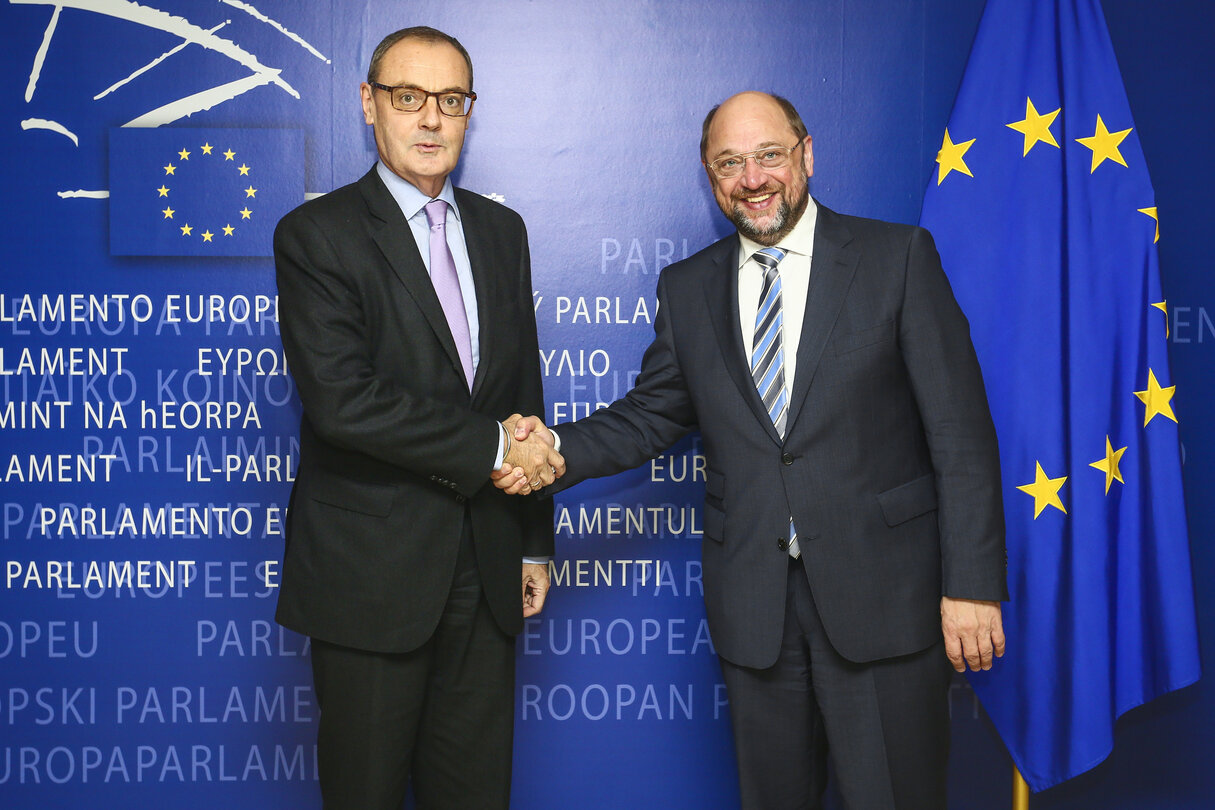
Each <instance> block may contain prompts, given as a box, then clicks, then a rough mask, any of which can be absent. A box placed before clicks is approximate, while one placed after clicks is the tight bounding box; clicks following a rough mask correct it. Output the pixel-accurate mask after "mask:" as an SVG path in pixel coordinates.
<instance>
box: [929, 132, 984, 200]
mask: <svg viewBox="0 0 1215 810" xmlns="http://www.w3.org/2000/svg"><path fill="white" fill-rule="evenodd" d="M974 142H975V139H974V138H971V139H970V140H969V141H964V142H962V143H954V142H953V141H952V140H950V139H949V128H948V127H947V128H946V129H945V140H943V141H942V142H941V151H939V152H937V163H939V164H940V168H939V169H938V171H937V185H938V186H939V185H941V181H942V180H944V179H945V178H946V177H947V176H948V175H949V173H950V172H961V173H962V174H964V175H967V176H968V177H974V175H973V174H971V173H970V167H969V166H967V165H966V161H965V160H963V159H962V156H963V155H965V154H966V150H967V149H969V148H970V147H971V146H972V145H973V144H974Z"/></svg>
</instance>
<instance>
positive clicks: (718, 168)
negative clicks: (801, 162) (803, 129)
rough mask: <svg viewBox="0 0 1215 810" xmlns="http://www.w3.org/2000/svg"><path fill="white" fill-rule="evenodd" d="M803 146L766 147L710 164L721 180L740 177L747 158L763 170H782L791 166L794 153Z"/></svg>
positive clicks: (727, 156)
mask: <svg viewBox="0 0 1215 810" xmlns="http://www.w3.org/2000/svg"><path fill="white" fill-rule="evenodd" d="M801 144H802V141H798V142H797V143H795V144H793V145H792V146H765V147H764V148H763V149H756V150H755V151H754V152H743V153H742V154H738V155H726V156H725V157H719V158H718V159H717V160H715V161H713V162H712V163H710V164H708V166H709V168H710V169H712V170H713V173H714V174H715V175H717V177H718V178H719V179H721V180H726V179H728V178H731V177H738V176H739V175H740V174H742V173H743V169H745V168H746V166H747V158H751V159H752V160H754V161H755V164H756V165H757V166H759V167H760V168H761V169H782V168H784V167H785V166H788V165H789V159H790V158H791V157H792V156H793V151H794V150H795V149H797V147H798V146H800V145H801Z"/></svg>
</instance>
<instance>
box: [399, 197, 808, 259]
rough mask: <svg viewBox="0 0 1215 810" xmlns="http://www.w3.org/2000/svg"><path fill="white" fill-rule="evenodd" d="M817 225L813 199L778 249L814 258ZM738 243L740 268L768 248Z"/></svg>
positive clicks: (741, 238) (742, 240)
mask: <svg viewBox="0 0 1215 810" xmlns="http://www.w3.org/2000/svg"><path fill="white" fill-rule="evenodd" d="M398 179H399V178H398ZM402 182H404V181H402ZM817 223H818V205H817V204H816V203H815V202H814V198H813V197H811V198H810V199H809V200H808V201H807V202H806V210H805V211H804V212H802V218H801V219H799V220H798V221H797V224H796V225H794V226H793V230H791V231H789V233H787V234H785V238H784V239H782V240H780V244H779V245H777V247H779V248H780V249H781V250H784V251H786V252H788V253H799V254H801V255H802V256H805V257H806V258H807V259H810V258H813V256H814V226H815V225H816V224H817ZM738 241H739V249H738V266H739V267H740V268H741V267H742V266H743V265H744V264H746V263H747V260H748V259H750V258H751V256H752V255H753V254H754V253H755V251H757V250H763V249H764V247H766V245H761V244H760V243H759V242H755V241H752V240H750V239H748V238H747V237H745V236H743V235H742V234H741V233H740V234H739V235H738Z"/></svg>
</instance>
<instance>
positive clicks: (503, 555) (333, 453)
mask: <svg viewBox="0 0 1215 810" xmlns="http://www.w3.org/2000/svg"><path fill="white" fill-rule="evenodd" d="M456 201H457V204H458V205H459V207H460V214H461V217H462V224H463V227H464V235H465V239H466V242H467V244H468V257H469V260H470V263H471V265H472V273H473V278H474V284H475V287H476V293H477V306H478V311H479V321H480V327H481V335H480V362H479V364H478V367H477V375H476V379H475V380H474V383H473V389H472V393H471V395H470V393H469V391H468V386H467V384H466V383H465V381H464V373H463V371H462V370H461V366H460V360H459V356H458V355H457V353H456V347H455V342H454V341H453V340H452V337H451V331H450V329H449V328H448V326H447V320H446V318H445V317H444V315H443V310H442V308H441V306H440V304H439V299H438V297H437V296H436V295H435V291H434V287H433V286H432V284H431V282H430V278H429V276H428V275H427V272H426V268H425V265H424V264H423V262H422V257H421V256H420V255H419V253H418V249H417V245H416V243H415V242H414V239H413V236H412V235H411V233H410V230H409V225H408V223H407V222H406V220H405V217H404V215H403V214H402V213H401V210H400V208H399V206H398V205H397V203H396V201H395V200H394V199H393V198H392V196H391V195H390V194H389V192H388V189H387V188H386V187H385V186H384V183H383V181H382V180H381V179H380V178H379V176H378V175H377V174H376V171H375V169H374V168H373V169H372V170H371V171H370V172H368V173H367V174H366V175H365V176H364V177H363V178H362V179H361V180H359V181H358V182H357V183H354V184H352V185H349V186H345V187H343V188H339V189H337V190H336V191H333V192H331V193H329V194H326V195H325V196H323V197H320V198H318V199H316V200H313V201H311V202H308V203H305V204H304V205H302V206H300V207H299V208H297V209H295V210H294V211H292V212H291V213H290V214H288V215H287V216H286V217H284V218H283V220H282V221H281V222H280V223H279V225H278V228H277V230H276V231H275V234H274V256H275V267H276V270H277V277H278V289H279V312H280V314H281V320H282V338H283V347H284V348H285V349H286V353H287V362H288V365H289V366H290V368H291V372H292V375H293V377H294V379H295V382H296V385H297V386H298V388H299V394H300V400H301V401H302V402H303V405H304V415H303V420H302V422H301V425H300V468H299V472H298V474H297V480H296V482H295V487H294V489H293V490H292V493H291V505H290V511H289V513H288V521H287V548H286V554H285V558H284V562H283V572H282V580H281V588H280V591H279V602H278V613H277V619H278V621H279V622H280V623H282V624H283V625H285V626H287V627H289V628H291V629H293V630H297V631H299V632H301V633H305V634H308V635H310V636H314V637H316V638H320V639H323V640H325V641H331V642H334V643H337V644H342V645H345V646H349V647H355V648H358V649H366V650H374V651H379V652H404V651H408V650H411V649H414V648H416V647H418V646H419V645H421V644H422V643H423V642H425V641H426V639H427V638H429V637H430V635H431V633H432V632H433V631H434V628H435V626H436V625H437V623H438V621H439V617H440V614H441V612H442V609H443V605H444V602H445V600H446V597H447V593H448V590H449V588H450V586H451V582H452V577H453V573H454V570H455V564H456V555H457V552H458V550H459V545H460V537H461V532H462V530H463V525H464V520H465V513H466V512H467V514H468V516H469V518H470V520H471V524H472V534H473V539H474V543H475V547H476V556H477V562H478V565H479V568H480V572H481V580H482V586H483V588H484V591H485V596H486V599H487V601H488V603H489V606H490V609H491V611H492V612H493V615H494V618H495V619H496V620H497V623H498V624H499V625H500V626H501V628H502V629H503V630H504V631H506V632H507V633H517V632H518V631H519V629H520V628H521V627H522V605H521V596H520V565H521V561H522V557H523V556H524V555H544V554H551V553H552V542H553V541H552V506H551V504H543V503H539V502H536V499H512V498H510V497H509V496H506V495H503V494H502V493H500V492H499V491H497V490H496V489H494V487H493V486H491V485H488V479H489V473H490V470H491V469H492V467H493V464H494V457H495V453H496V449H497V446H498V433H499V428H498V424H497V422H496V421H495V420H498V419H503V418H505V417H507V416H509V415H510V414H511V413H513V412H516V411H518V412H522V413H539V412H542V410H543V405H544V400H543V392H542V389H541V376H540V365H539V355H538V349H537V343H536V323H535V316H534V309H533V306H532V285H531V269H530V265H529V259H528V248H527V234H526V231H525V230H524V226H523V221H522V220H521V219H520V218H519V216H518V214H516V213H515V212H514V211H511V210H510V209H508V208H506V207H504V206H502V205H499V204H497V203H494V202H491V201H489V200H487V199H485V198H483V197H481V196H479V195H477V194H473V193H471V192H467V191H465V190H463V189H456ZM529 500H530V501H532V502H530V503H529V502H528V501H529Z"/></svg>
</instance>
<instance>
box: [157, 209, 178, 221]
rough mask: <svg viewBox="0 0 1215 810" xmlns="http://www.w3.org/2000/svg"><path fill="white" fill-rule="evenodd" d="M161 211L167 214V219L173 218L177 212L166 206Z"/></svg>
mask: <svg viewBox="0 0 1215 810" xmlns="http://www.w3.org/2000/svg"><path fill="white" fill-rule="evenodd" d="M161 213H162V214H164V215H165V219H172V218H173V215H174V214H175V213H177V212H176V211H174V210H173V209H172V208H166V209H164V210H163V211H161Z"/></svg>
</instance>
